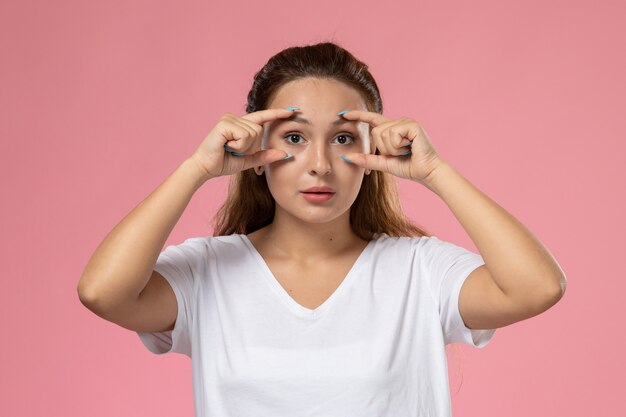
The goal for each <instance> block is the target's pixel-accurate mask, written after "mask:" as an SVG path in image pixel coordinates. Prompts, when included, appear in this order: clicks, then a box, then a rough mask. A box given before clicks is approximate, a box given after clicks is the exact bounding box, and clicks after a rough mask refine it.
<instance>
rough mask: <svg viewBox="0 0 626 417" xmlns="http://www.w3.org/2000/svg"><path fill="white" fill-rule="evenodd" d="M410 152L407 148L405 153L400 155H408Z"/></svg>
mask: <svg viewBox="0 0 626 417" xmlns="http://www.w3.org/2000/svg"><path fill="white" fill-rule="evenodd" d="M410 153H411V150H410V149H409V150H408V151H406V152H405V153H403V154H401V155H400V156H404V155H408V154H410Z"/></svg>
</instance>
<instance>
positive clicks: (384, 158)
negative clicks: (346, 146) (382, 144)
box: [344, 153, 396, 172]
mask: <svg viewBox="0 0 626 417" xmlns="http://www.w3.org/2000/svg"><path fill="white" fill-rule="evenodd" d="M344 156H345V157H346V158H348V159H349V160H350V162H352V163H353V164H354V165H356V166H358V167H360V168H365V169H374V170H377V171H383V172H389V161H390V160H392V159H394V158H396V157H395V156H388V155H372V154H365V153H347V154H345V155H344Z"/></svg>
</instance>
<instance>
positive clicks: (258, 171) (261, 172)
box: [254, 166, 265, 176]
mask: <svg viewBox="0 0 626 417" xmlns="http://www.w3.org/2000/svg"><path fill="white" fill-rule="evenodd" d="M263 171H265V167H263V166H258V167H254V172H255V173H256V174H257V175H258V176H261V175H263Z"/></svg>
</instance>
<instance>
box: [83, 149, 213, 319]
mask: <svg viewBox="0 0 626 417" xmlns="http://www.w3.org/2000/svg"><path fill="white" fill-rule="evenodd" d="M208 179H210V177H208V176H207V174H206V171H204V170H202V169H201V167H200V166H199V165H198V164H197V163H196V162H195V161H194V160H192V159H187V160H185V161H183V163H182V164H180V165H179V166H178V167H177V168H176V170H175V171H174V172H172V173H171V174H170V175H169V176H168V177H167V179H166V180H165V181H164V182H163V183H162V184H161V185H159V187H158V188H157V189H156V190H154V191H153V192H152V193H151V194H150V195H149V196H148V197H147V198H146V199H144V200H143V201H142V202H141V203H140V204H139V205H138V206H137V207H135V208H134V209H133V210H132V211H131V212H130V213H129V214H128V215H126V216H125V217H124V218H123V219H122V220H121V221H120V222H119V223H118V224H117V225H116V226H115V228H114V229H113V230H112V231H111V232H110V233H109V234H108V235H107V236H106V238H105V239H104V240H103V241H102V243H100V245H99V246H98V248H97V249H96V251H95V252H94V253H93V255H92V256H91V258H90V259H89V262H88V263H87V265H86V267H85V269H84V271H83V273H82V275H81V277H80V281H79V282H78V295H79V297H80V300H81V302H82V303H83V304H84V305H85V306H86V307H88V308H89V309H90V310H92V311H94V312H95V313H96V314H98V315H100V316H102V317H105V318H107V315H108V314H109V313H110V312H112V311H114V310H116V309H121V308H123V306H126V305H130V304H132V303H133V302H135V301H136V300H137V299H138V298H139V296H140V294H141V292H142V291H143V290H144V288H146V285H147V284H148V281H149V280H150V278H151V275H152V273H153V269H154V265H155V264H156V260H157V258H158V256H159V254H160V252H161V250H162V249H163V245H164V244H165V241H166V240H167V238H168V236H169V235H170V233H171V231H172V229H173V228H174V226H175V225H176V223H177V222H178V220H179V219H180V217H181V215H182V213H183V211H184V210H185V208H186V207H187V205H188V204H189V201H190V200H191V198H192V196H193V194H194V193H195V192H196V191H197V190H198V189H199V188H200V186H201V185H202V184H203V183H204V182H206V181H207V180H208ZM161 280H162V278H161ZM162 285H163V283H162V282H161V288H162ZM166 285H167V284H166ZM174 302H175V299H174Z"/></svg>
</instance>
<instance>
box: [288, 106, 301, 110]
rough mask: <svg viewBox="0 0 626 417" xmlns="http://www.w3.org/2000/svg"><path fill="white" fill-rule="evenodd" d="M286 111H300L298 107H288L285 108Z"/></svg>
mask: <svg viewBox="0 0 626 417" xmlns="http://www.w3.org/2000/svg"><path fill="white" fill-rule="evenodd" d="M287 110H300V108H299V107H293V106H289V107H287Z"/></svg>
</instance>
